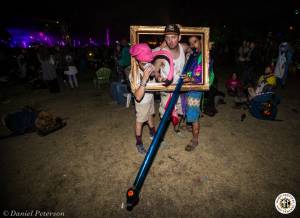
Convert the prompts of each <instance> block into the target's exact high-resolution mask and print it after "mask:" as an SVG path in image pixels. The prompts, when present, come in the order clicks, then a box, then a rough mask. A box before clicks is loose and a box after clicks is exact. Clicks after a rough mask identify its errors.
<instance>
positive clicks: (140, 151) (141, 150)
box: [136, 144, 147, 154]
mask: <svg viewBox="0 0 300 218" xmlns="http://www.w3.org/2000/svg"><path fill="white" fill-rule="evenodd" d="M136 148H137V150H138V152H139V153H141V154H146V153H147V150H146V149H145V147H144V145H143V144H139V145H136Z"/></svg>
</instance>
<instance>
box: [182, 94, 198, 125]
mask: <svg viewBox="0 0 300 218" xmlns="http://www.w3.org/2000/svg"><path fill="white" fill-rule="evenodd" d="M201 98H202V92H199V91H190V92H187V93H186V100H187V107H186V122H188V123H194V122H197V121H198V119H199V118H200V115H201V110H200V102H201Z"/></svg>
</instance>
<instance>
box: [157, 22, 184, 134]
mask: <svg viewBox="0 0 300 218" xmlns="http://www.w3.org/2000/svg"><path fill="white" fill-rule="evenodd" d="M180 40H181V36H180V27H179V25H177V24H169V25H167V26H166V27H165V30H164V42H163V43H162V46H160V47H158V48H155V49H154V50H166V51H170V52H171V54H172V57H173V62H174V75H173V80H172V84H176V83H177V82H178V80H179V77H180V75H181V73H182V71H183V67H184V65H185V62H186V53H188V52H190V48H189V46H188V45H187V44H184V43H180ZM167 75H168V68H167V65H166V66H165V67H162V68H161V70H160V74H159V75H158V76H157V79H158V80H159V78H160V77H162V78H166V76H167ZM171 95H172V93H170V92H161V102H160V107H159V113H160V116H161V117H162V116H163V114H164V112H165V109H166V106H167V103H168V102H169V99H170V98H171ZM175 111H176V113H177V114H178V120H177V121H175V120H174V121H175V122H174V121H173V126H174V130H175V132H176V133H178V135H179V136H182V134H181V133H180V130H179V124H180V121H181V119H182V117H183V111H182V106H181V99H180V97H179V98H178V101H177V103H176V105H175Z"/></svg>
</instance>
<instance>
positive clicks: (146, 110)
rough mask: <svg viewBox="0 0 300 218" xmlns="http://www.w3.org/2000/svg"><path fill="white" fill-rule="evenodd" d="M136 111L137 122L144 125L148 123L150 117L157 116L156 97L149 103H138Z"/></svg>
mask: <svg viewBox="0 0 300 218" xmlns="http://www.w3.org/2000/svg"><path fill="white" fill-rule="evenodd" d="M135 111H136V122H139V123H144V122H146V121H148V119H149V117H150V116H153V115H154V114H155V110H154V96H152V99H151V100H150V101H149V102H147V103H142V104H141V103H138V102H135Z"/></svg>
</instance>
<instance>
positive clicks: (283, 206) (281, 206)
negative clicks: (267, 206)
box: [275, 193, 296, 214]
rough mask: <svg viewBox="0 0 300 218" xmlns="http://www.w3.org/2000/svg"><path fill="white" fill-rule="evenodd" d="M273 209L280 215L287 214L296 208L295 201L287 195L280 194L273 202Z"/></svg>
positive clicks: (291, 196)
mask: <svg viewBox="0 0 300 218" xmlns="http://www.w3.org/2000/svg"><path fill="white" fill-rule="evenodd" d="M275 207H276V209H277V210H278V212H280V213H282V214H289V213H291V212H293V210H294V209H295V208H296V199H295V198H294V196H293V195H291V194H289V193H281V194H280V195H278V196H277V198H276V200H275Z"/></svg>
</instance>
